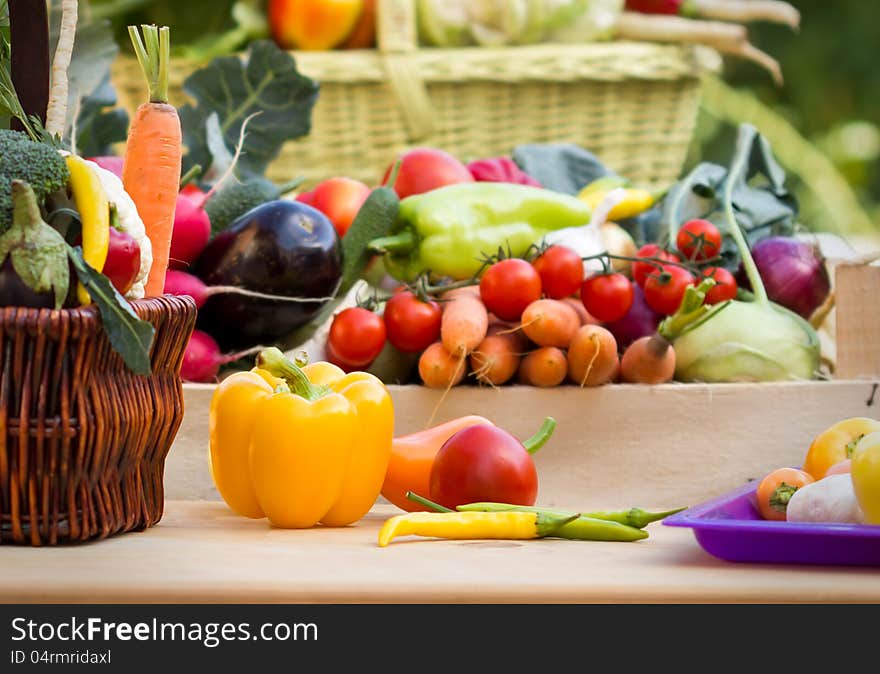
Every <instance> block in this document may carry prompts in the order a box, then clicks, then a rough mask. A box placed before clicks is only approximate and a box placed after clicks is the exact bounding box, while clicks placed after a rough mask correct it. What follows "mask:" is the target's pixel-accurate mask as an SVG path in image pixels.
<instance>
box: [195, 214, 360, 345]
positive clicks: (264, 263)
mask: <svg viewBox="0 0 880 674" xmlns="http://www.w3.org/2000/svg"><path fill="white" fill-rule="evenodd" d="M195 273H196V276H198V277H199V278H200V279H201V280H202V281H203V282H204V283H205V284H206V285H208V286H209V287H212V286H224V287H229V286H232V287H235V288H240V289H243V290H245V291H250V292H252V293H260V294H262V295H274V296H277V297H278V298H279V299H277V300H276V299H270V298H263V297H254V296H252V295H247V294H242V293H240V292H234V291H232V292H217V290H218V289H217V288H215V289H214V294H212V295H211V296H210V297H209V298H208V300H207V301H206V302H205V304H204V305H203V306H202V308H201V309H200V310H199V317H198V325H199V328H200V329H202V330H204V331H205V332H207V333H208V334H210V335H211V336H212V337H214V339H216V340H217V342H218V343H219V344H220V346H221V347H222V348H224V349H230V348H236V349H237V348H247V347H249V346H254V345H257V344H268V343H271V342H273V341H275V340H277V339H279V338H281V337H283V336H285V335H287V334H289V333H290V332H292V331H293V330H294V329H295V328H298V327H299V326H301V325H303V324H305V323H307V322H308V321H309V320H311V319H312V318H313V317H314V316H315V315H316V314H317V313H318V312H319V311H320V310H321V308H322V307H323V306H324V305H325V304H326V303H327V301H329V300H328V299H327V298H329V297H331V296H332V295H333V294H334V293H335V291H336V289H337V287H338V285H339V280H340V277H341V275H342V245H341V242H340V240H339V236H338V234H337V233H336V229H335V228H334V227H333V224H332V223H331V222H330V220H329V219H327V217H326V216H325V215H324V214H323V213H321V212H320V211H319V210H317V209H315V208H312V207H311V206H308V205H306V204H304V203H302V202H299V201H287V200H277V201H270V202H267V203H265V204H262V205H260V206H257V207H256V208H253V209H251V210H250V211H248V212H247V213H245V214H244V215H242V216H241V217H239V218H238V219H237V220H235V221H234V222H233V223H232V225H230V227H229V228H228V229H226V230H225V231H223V232H221V233H220V234H218V235H217V236H216V237H215V238H214V239H213V240H212V241H211V242H210V243H209V244H208V246H207V247H206V248H205V250H204V251H203V252H202V254H201V255H200V256H199V258H198V260H197V261H196V265H195ZM285 298H316V299H315V301H312V302H298V301H291V300H289V299H285Z"/></svg>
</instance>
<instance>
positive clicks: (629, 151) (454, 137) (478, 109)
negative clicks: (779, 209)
mask: <svg viewBox="0 0 880 674" xmlns="http://www.w3.org/2000/svg"><path fill="white" fill-rule="evenodd" d="M415 18H416V17H415V2H414V0H379V4H378V42H379V47H378V48H377V49H374V50H351V51H345V50H333V51H323V52H293V54H294V56H295V58H296V60H297V64H298V67H299V69H300V71H301V72H303V73H304V74H306V75H308V76H309V77H312V78H314V79H315V80H317V81H318V82H320V85H321V91H320V95H319V97H318V102H317V104H316V106H315V110H314V114H313V126H312V131H311V133H310V134H309V135H308V136H307V137H305V138H302V139H299V140H297V141H292V142H289V143H287V144H286V145H285V147H284V148H283V151H282V153H281V155H280V156H279V157H278V159H277V160H276V161H275V162H274V163H273V164H272V166H271V167H270V169H269V171H268V174H269V176H270V177H272V178H274V179H276V180H288V179H291V178H293V177H295V176H305V177H306V178H307V179H308V181H309V182H310V183H314V182H316V181H318V180H321V179H323V178H326V177H330V176H333V175H347V176H351V177H354V178H359V179H361V180H363V181H365V182H367V183H371V184H373V183H376V182H378V181H379V180H380V179H381V177H382V174H383V172H384V170H385V168H386V167H387V166H388V165H389V164H390V163H391V161H392V160H393V158H394V157H395V156H396V155H397V154H398V153H400V152H402V151H403V150H405V149H407V148H411V147H415V146H420V145H431V146H435V147H439V148H443V149H445V150H447V151H448V152H451V153H452V154H454V155H456V156H457V157H459V158H460V159H462V160H465V161H469V160H471V159H475V158H479V157H484V156H493V155H498V154H509V153H510V151H511V150H512V149H513V147H515V146H516V145H519V144H521V143H541V142H572V143H577V144H579V145H582V146H584V147H586V148H587V149H589V150H591V151H593V152H594V153H596V154H597V155H598V156H599V157H600V158H601V159H602V160H603V161H604V162H605V163H606V164H608V165H609V166H611V167H612V168H614V169H615V170H616V171H617V172H619V173H620V174H622V175H625V176H627V177H629V178H631V179H632V180H634V181H636V182H638V183H642V184H645V185H651V186H660V185H665V184H668V183H669V182H670V181H672V180H674V179H675V178H677V177H678V176H679V173H680V171H681V168H682V164H683V162H684V159H685V155H686V153H687V148H688V145H689V143H690V140H691V135H692V132H693V129H694V125H695V122H696V114H697V109H698V106H699V89H700V79H699V76H700V73H701V71H702V70H703V65H702V63H703V61H702V59H701V58H700V53H699V51H698V50H697V49H695V48H692V47H683V46H677V45H660V44H654V43H634V42H607V43H591V44H584V45H567V44H566V45H551V44H545V45H536V46H522V47H502V48H486V47H474V48H466V49H440V48H423V47H419V46H418V42H417V32H416V21H415ZM197 65H198V64H195V63H193V62H188V61H182V60H178V61H176V62H175V63H174V64H173V67H172V70H171V99H172V102H173V103H175V104H179V103H181V102H183V101H184V100H185V94H184V93H183V91H182V89H181V86H182V83H183V80H184V79H185V78H186V77H187V75H189V74H190V72H192V70H193V69H194V68H195V67H197ZM113 79H114V84H115V85H116V87H117V89H118V90H119V93H120V99H121V102H122V104H123V105H125V106H126V107H127V108H129V109H130V110H133V109H134V108H135V107H136V106H137V105H138V104H139V103H141V102H143V101H144V100H145V99H146V93H145V89H144V83H143V76H142V74H141V73H140V71H139V68H138V65H137V62H136V61H135V60H134V59H133V58H127V57H120V58H119V59H118V60H117V62H116V64H115V66H114V77H113Z"/></svg>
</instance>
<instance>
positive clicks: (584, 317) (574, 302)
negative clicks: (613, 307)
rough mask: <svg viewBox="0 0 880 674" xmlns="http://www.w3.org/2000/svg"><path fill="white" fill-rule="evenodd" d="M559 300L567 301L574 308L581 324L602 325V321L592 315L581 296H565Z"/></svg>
mask: <svg viewBox="0 0 880 674" xmlns="http://www.w3.org/2000/svg"><path fill="white" fill-rule="evenodd" d="M559 301H560V302H565V303H566V304H567V305H568V306H570V307H571V308H572V309H574V311H575V313H576V314H577V315H578V319H579V320H580V322H581V325H602V321H600V320H599V319H598V318H596V317H595V316H591V315H590V312H589V311H587V308H586V307H585V306H584V303H583V302H582V301H581V299H580V298H579V297H564V298H562V299H561V300H559Z"/></svg>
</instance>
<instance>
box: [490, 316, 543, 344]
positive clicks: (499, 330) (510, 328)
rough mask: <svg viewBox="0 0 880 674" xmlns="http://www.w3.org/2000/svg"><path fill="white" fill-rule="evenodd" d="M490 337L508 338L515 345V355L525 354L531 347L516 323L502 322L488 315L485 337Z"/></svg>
mask: <svg viewBox="0 0 880 674" xmlns="http://www.w3.org/2000/svg"><path fill="white" fill-rule="evenodd" d="M492 335H504V336H506V337H510V339H512V340H513V341H514V343H515V351H516V352H517V353H525V352H526V351H528V350H529V349H530V348H531V347H532V343H531V342H530V341H529V338H528V337H526V336H525V333H523V331H522V330H521V329H520V326H519V324H518V323H511V322H509V321H502V320H501V319H500V318H497V317H496V316H494V315H493V314H489V329H488V330H487V331H486V336H487V337H491V336H492Z"/></svg>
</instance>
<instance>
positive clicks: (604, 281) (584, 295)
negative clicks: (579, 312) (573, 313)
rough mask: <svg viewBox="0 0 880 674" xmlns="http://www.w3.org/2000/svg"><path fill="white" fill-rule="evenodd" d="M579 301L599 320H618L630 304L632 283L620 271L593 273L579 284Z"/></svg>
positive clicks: (631, 300) (631, 301)
mask: <svg viewBox="0 0 880 674" xmlns="http://www.w3.org/2000/svg"><path fill="white" fill-rule="evenodd" d="M581 302H583V303H584V308H585V309H586V310H587V311H588V312H589V313H590V315H591V316H594V317H595V318H598V319H599V320H600V321H606V322H610V321H618V320H620V319H621V318H623V317H624V316H626V312H627V311H629V308H630V307H631V306H632V303H633V289H632V284H631V283H630V282H629V279H628V278H627V277H626V276H624V275H623V274H620V273H614V274H595V275H594V276H591V277H590V278H588V279H587V280H586V281H584V284H583V285H582V286H581Z"/></svg>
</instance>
